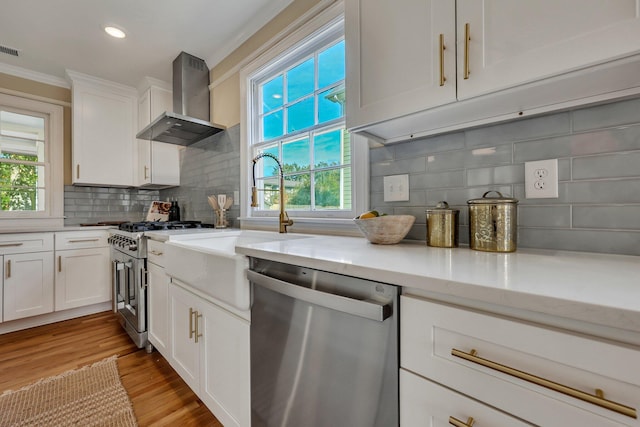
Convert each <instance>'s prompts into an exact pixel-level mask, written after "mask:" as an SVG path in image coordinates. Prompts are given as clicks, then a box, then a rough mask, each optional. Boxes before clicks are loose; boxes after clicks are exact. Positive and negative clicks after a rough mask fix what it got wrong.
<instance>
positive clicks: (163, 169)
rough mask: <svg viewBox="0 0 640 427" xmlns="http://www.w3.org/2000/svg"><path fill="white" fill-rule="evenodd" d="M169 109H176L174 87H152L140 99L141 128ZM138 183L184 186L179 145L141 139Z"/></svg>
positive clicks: (139, 119) (141, 184) (157, 185)
mask: <svg viewBox="0 0 640 427" xmlns="http://www.w3.org/2000/svg"><path fill="white" fill-rule="evenodd" d="M165 111H173V98H172V93H171V91H170V90H168V89H166V88H164V87H161V86H159V85H152V86H149V87H148V88H147V89H146V90H145V91H144V93H143V94H142V95H141V96H140V99H139V100H138V131H140V130H142V129H144V128H145V127H146V126H147V125H148V124H149V123H151V122H152V121H153V120H155V119H156V118H157V117H158V116H160V114H162V113H164V112H165ZM137 141H138V176H137V181H138V185H139V186H141V187H149V188H167V187H174V186H178V185H180V151H181V149H182V147H181V146H179V145H174V144H167V143H164V142H158V141H147V140H142V139H138V140H137Z"/></svg>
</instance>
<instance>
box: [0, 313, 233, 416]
mask: <svg viewBox="0 0 640 427" xmlns="http://www.w3.org/2000/svg"><path fill="white" fill-rule="evenodd" d="M114 354H117V355H118V369H119V371H120V376H121V378H122V384H123V385H124V387H125V388H126V390H127V392H128V394H129V397H130V398H131V402H132V403H133V409H134V411H135V414H136V418H137V419H138V423H139V424H140V426H175V425H180V426H181V427H183V426H213V427H222V424H220V422H219V421H218V420H217V419H216V418H215V417H214V416H213V415H212V414H211V412H210V411H209V410H208V409H207V408H206V406H204V404H203V403H202V402H201V401H200V399H198V397H197V396H196V395H195V394H194V393H193V392H192V391H191V389H190V388H189V387H188V386H187V385H186V383H185V382H184V381H183V380H182V379H181V378H180V377H179V376H178V374H177V373H176V372H175V371H174V370H173V369H172V368H171V366H170V365H169V363H168V362H167V361H166V360H165V359H164V358H163V357H162V355H160V353H158V352H157V351H154V352H153V353H151V354H147V353H146V352H145V351H144V350H143V349H138V348H136V346H135V345H134V344H133V342H132V341H131V339H129V336H128V335H127V334H126V333H125V332H124V330H123V329H122V328H121V327H120V325H119V324H118V321H117V319H116V317H115V315H114V314H113V313H112V312H109V311H107V312H103V313H98V314H94V315H90V316H85V317H80V318H77V319H72V320H67V321H64V322H58V323H53V324H50V325H45V326H40V327H37V328H31V329H27V330H24V331H18V332H12V333H9V334H4V335H0V394H1V393H2V392H3V391H5V390H16V389H18V388H20V387H23V386H25V385H28V384H31V383H33V382H35V381H37V380H39V379H40V378H46V377H49V376H52V375H57V374H60V373H62V372H65V371H68V370H70V369H76V368H79V367H81V366H85V365H89V364H92V363H94V362H97V361H100V360H102V359H104V358H106V357H109V356H112V355H114Z"/></svg>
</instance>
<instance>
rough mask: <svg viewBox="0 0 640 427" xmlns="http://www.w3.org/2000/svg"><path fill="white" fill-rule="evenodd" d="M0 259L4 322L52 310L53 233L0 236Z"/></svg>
mask: <svg viewBox="0 0 640 427" xmlns="http://www.w3.org/2000/svg"><path fill="white" fill-rule="evenodd" d="M0 258H2V261H3V272H2V273H3V274H2V278H3V280H2V281H0V284H2V299H1V301H2V320H3V321H4V322H7V321H11V320H17V319H22V318H25V317H31V316H36V315H40V314H45V313H51V312H52V311H53V286H54V284H53V236H52V235H51V234H47V233H24V234H5V235H2V236H0Z"/></svg>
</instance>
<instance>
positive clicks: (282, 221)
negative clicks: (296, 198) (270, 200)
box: [251, 153, 293, 233]
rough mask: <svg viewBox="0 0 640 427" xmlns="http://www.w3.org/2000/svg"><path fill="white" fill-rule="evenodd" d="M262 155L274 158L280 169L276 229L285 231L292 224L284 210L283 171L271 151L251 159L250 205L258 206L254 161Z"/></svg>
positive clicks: (281, 231)
mask: <svg viewBox="0 0 640 427" xmlns="http://www.w3.org/2000/svg"><path fill="white" fill-rule="evenodd" d="M263 157H269V158H270V159H273V160H275V162H276V164H277V165H278V170H279V171H280V183H279V186H280V189H279V191H280V216H279V219H278V224H279V229H278V231H279V232H280V233H286V232H287V227H288V226H290V225H293V220H291V219H289V215H287V212H286V211H285V210H284V171H283V170H282V164H280V161H279V160H278V158H277V157H276V156H274V155H273V154H271V153H260V154H258V155H257V156H255V157H254V158H253V160H252V162H253V186H252V187H251V207H253V208H255V207H257V206H258V189H257V188H256V163H257V162H258V160H260V159H262V158H263Z"/></svg>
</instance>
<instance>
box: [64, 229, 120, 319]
mask: <svg viewBox="0 0 640 427" xmlns="http://www.w3.org/2000/svg"><path fill="white" fill-rule="evenodd" d="M107 237H108V233H107V232H106V231H105V230H95V231H86V232H85V231H70V232H62V233H56V234H55V239H56V240H55V242H56V243H55V248H56V253H55V255H56V266H55V270H56V273H55V281H56V287H55V288H56V290H55V309H56V311H60V310H67V309H70V308H76V307H83V306H87V305H91V304H98V303H101V302H105V301H109V300H111V261H110V252H109V247H108V244H107Z"/></svg>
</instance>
